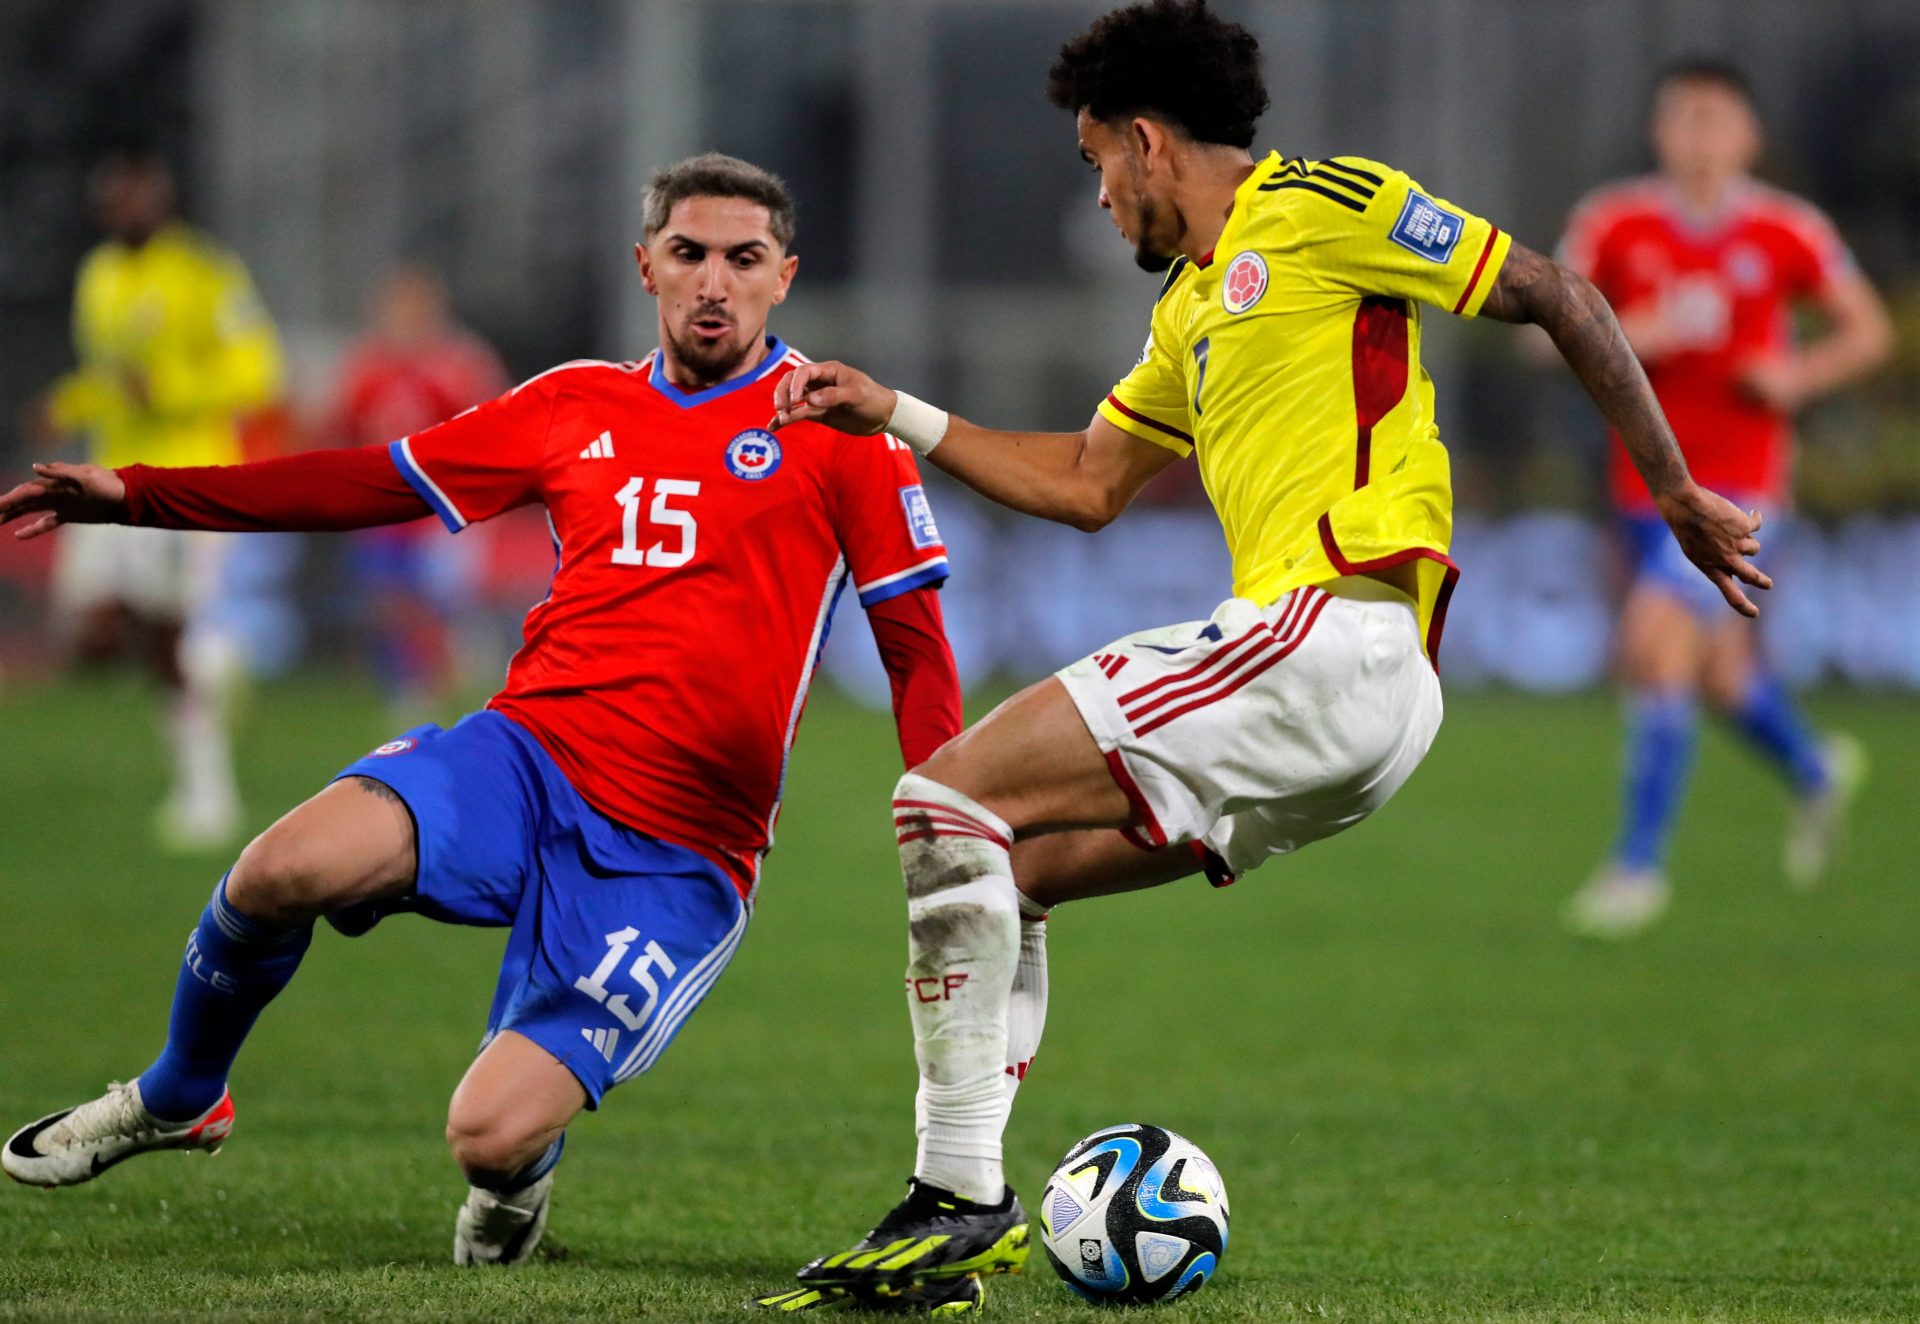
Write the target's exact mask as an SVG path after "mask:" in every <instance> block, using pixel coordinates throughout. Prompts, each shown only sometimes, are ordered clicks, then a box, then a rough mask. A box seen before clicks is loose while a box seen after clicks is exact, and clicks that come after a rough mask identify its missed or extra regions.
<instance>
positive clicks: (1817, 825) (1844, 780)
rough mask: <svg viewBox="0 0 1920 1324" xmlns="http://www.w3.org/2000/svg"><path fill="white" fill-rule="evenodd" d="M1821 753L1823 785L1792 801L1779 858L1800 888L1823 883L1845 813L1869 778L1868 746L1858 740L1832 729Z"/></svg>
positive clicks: (1840, 832) (1843, 828)
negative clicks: (1824, 766) (1824, 764)
mask: <svg viewBox="0 0 1920 1324" xmlns="http://www.w3.org/2000/svg"><path fill="white" fill-rule="evenodd" d="M1825 752H1826V756H1827V786H1826V789H1825V790H1822V791H1816V792H1814V793H1813V794H1812V795H1802V796H1799V797H1797V798H1796V799H1795V800H1794V802H1793V808H1792V809H1791V810H1790V811H1788V816H1787V842H1786V849H1785V850H1784V851H1783V852H1782V853H1781V858H1780V868H1781V870H1782V871H1783V872H1784V873H1785V874H1786V875H1787V881H1788V882H1789V883H1792V884H1793V885H1794V886H1795V887H1797V888H1799V889H1801V890H1802V891H1806V890H1807V889H1809V888H1814V887H1818V886H1819V885H1820V884H1821V883H1822V882H1824V881H1826V877H1827V870H1828V869H1829V868H1830V867H1831V866H1832V864H1833V859H1834V856H1835V855H1837V854H1838V853H1839V848H1840V842H1841V840H1842V838H1843V837H1844V835H1845V829H1846V825H1847V811H1848V810H1849V809H1851V808H1853V802H1854V800H1855V798H1857V797H1858V796H1859V794H1860V788H1861V787H1862V786H1864V785H1865V784H1866V781H1867V764H1868V760H1867V750H1866V746H1864V745H1862V744H1861V743H1860V741H1859V740H1858V739H1857V738H1855V737H1853V736H1850V735H1847V734H1845V733H1843V732H1835V733H1834V734H1833V735H1830V736H1828V737H1827V742H1826V749H1825Z"/></svg>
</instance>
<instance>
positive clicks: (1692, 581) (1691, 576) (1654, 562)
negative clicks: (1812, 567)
mask: <svg viewBox="0 0 1920 1324" xmlns="http://www.w3.org/2000/svg"><path fill="white" fill-rule="evenodd" d="M1732 500H1733V502H1734V504H1735V505H1737V506H1739V507H1740V508H1741V509H1742V510H1753V509H1756V508H1759V509H1760V510H1761V513H1762V514H1763V515H1764V516H1765V517H1766V518H1765V521H1764V522H1763V523H1762V524H1761V527H1760V540H1761V542H1762V543H1763V544H1764V543H1766V542H1767V540H1768V539H1769V537H1772V536H1777V535H1779V534H1780V533H1781V532H1782V529H1781V526H1780V525H1779V524H1778V523H1776V522H1775V521H1776V520H1777V519H1779V516H1778V515H1777V514H1776V512H1774V511H1772V510H1767V509H1765V508H1764V507H1761V506H1760V503H1759V502H1755V501H1741V500H1740V499H1739V498H1737V497H1735V498H1732ZM1620 528H1621V530H1622V532H1623V533H1624V534H1625V536H1626V540H1627V547H1628V550H1629V552H1630V554H1631V555H1632V557H1633V585H1634V587H1635V588H1650V589H1654V590H1657V591H1658V592H1660V593H1664V594H1665V595H1666V596H1668V597H1670V598H1673V599H1675V600H1676V601H1678V602H1679V603H1680V604H1681V605H1682V606H1683V607H1685V608H1686V609H1687V610H1688V611H1690V612H1692V613H1693V614H1694V615H1695V616H1699V617H1702V618H1704V619H1705V620H1707V621H1709V622H1713V621H1718V620H1720V619H1721V618H1722V617H1723V616H1724V617H1725V618H1726V619H1728V620H1731V619H1733V613H1732V609H1731V608H1729V607H1728V606H1727V600H1726V599H1725V598H1723V597H1721V596H1720V590H1719V588H1718V587H1717V586H1716V585H1715V584H1714V582H1713V581H1712V580H1711V579H1708V578H1707V577H1706V576H1705V575H1703V574H1701V573H1700V571H1699V569H1698V568H1697V567H1696V566H1695V565H1694V564H1693V562H1691V561H1689V560H1688V559H1687V554H1686V553H1685V552H1683V551H1681V550H1680V544H1679V542H1678V541H1676V540H1675V538H1674V536H1673V530H1672V529H1670V528H1668V527H1667V522H1666V521H1665V520H1663V519H1661V518H1660V516H1659V515H1657V514H1652V513H1647V514H1642V513H1639V512H1632V513H1627V514H1623V515H1622V516H1621V517H1620ZM1751 560H1752V561H1753V563H1754V564H1755V565H1757V566H1759V567H1760V568H1761V569H1763V570H1764V569H1766V566H1767V560H1768V558H1767V555H1766V552H1765V550H1764V548H1763V550H1762V552H1761V554H1760V555H1759V556H1756V557H1753V558H1751Z"/></svg>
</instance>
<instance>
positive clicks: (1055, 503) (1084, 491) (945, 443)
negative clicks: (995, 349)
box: [769, 363, 1179, 532]
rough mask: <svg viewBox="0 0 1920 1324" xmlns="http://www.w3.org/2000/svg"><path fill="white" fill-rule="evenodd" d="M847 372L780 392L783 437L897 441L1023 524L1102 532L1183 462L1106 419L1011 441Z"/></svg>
mask: <svg viewBox="0 0 1920 1324" xmlns="http://www.w3.org/2000/svg"><path fill="white" fill-rule="evenodd" d="M902 399H903V397H902V396H901V395H900V393H899V392H897V391H894V390H892V389H891V388H889V387H886V386H882V385H881V384H880V383H879V382H876V381H874V380H873V378H871V377H869V376H867V374H865V373H864V372H861V371H860V370H859V369H857V368H851V367H848V366H847V365H846V364H844V363H809V364H804V365H802V366H801V367H798V368H795V369H794V370H793V371H792V372H790V373H788V374H787V375H786V376H785V377H784V378H782V379H781V380H780V382H779V383H778V384H777V385H776V386H775V387H774V411H775V412H774V417H773V421H772V423H771V424H770V425H769V426H771V427H773V428H774V429H775V430H778V429H780V428H782V427H785V426H786V425H787V424H789V423H797V422H802V421H807V420H811V421H815V422H820V423H824V424H826V425H827V426H828V427H831V428H837V429H839V430H840V431H842V432H851V433H853V434H854V435H855V436H871V435H872V434H874V433H876V432H882V431H886V432H891V433H893V434H894V435H895V436H897V437H899V438H900V439H901V440H903V441H905V442H907V443H908V444H909V445H911V446H912V447H913V448H914V449H915V450H917V451H919V452H920V453H921V454H922V455H924V456H925V457H926V458H927V459H928V460H930V461H931V462H932V463H933V464H934V465H936V466H938V467H939V468H941V469H944V470H945V471H946V472H948V473H950V474H952V475H953V476H954V477H955V478H958V479H959V480H960V481H961V482H963V483H965V484H966V485H967V486H968V487H971V488H972V489H973V490H974V491H976V492H978V493H980V495H982V496H984V497H987V498H989V499H991V500H993V501H998V502H999V503H1000V504H1001V505H1003V506H1007V507H1009V508H1011V509H1013V510H1018V511H1020V512H1022V513H1023V514H1027V515H1037V516H1039V517H1040V518H1041V519H1050V520H1054V521H1056V522H1058V523H1061V524H1070V525H1072V526H1073V527H1074V528H1076V529H1082V530H1085V531H1087V532H1092V531H1093V530H1095V529H1100V528H1104V527H1105V526H1106V525H1108V524H1109V523H1111V522H1112V521H1113V519H1114V517H1115V516H1117V515H1119V513H1120V512H1121V511H1123V510H1125V509H1126V508H1127V506H1128V504H1129V503H1130V502H1132V500H1133V498H1134V497H1135V496H1137V495H1139V492H1140V489H1141V488H1142V487H1145V486H1146V484H1147V480H1148V479H1150V478H1152V477H1153V476H1154V475H1155V474H1157V473H1159V472H1160V471H1161V470H1162V469H1164V468H1166V467H1167V466H1168V465H1169V464H1171V463H1173V462H1174V461H1175V460H1176V459H1178V458H1179V456H1178V455H1177V454H1175V453H1174V452H1173V451H1170V450H1166V449H1164V448H1163V447H1160V446H1156V445H1154V444H1153V443H1152V442H1147V441H1142V440H1140V439H1139V438H1138V437H1133V436H1129V435H1128V434H1127V433H1125V432H1122V431H1121V430H1120V429H1119V428H1117V427H1115V426H1113V424H1111V423H1109V422H1107V421H1106V420H1105V419H1103V418H1101V417H1099V416H1098V415H1096V416H1095V417H1094V419H1093V421H1092V422H1091V423H1090V424H1088V426H1087V430H1086V431H1084V432H1002V431H999V430H997V429H994V428H983V427H980V426H979V425H978V424H974V423H969V422H967V420H965V419H964V418H960V417H957V416H953V415H948V414H944V413H942V412H941V411H940V410H937V409H934V408H933V407H932V406H930V405H927V404H924V403H923V402H921V401H918V400H915V399H913V398H912V397H911V396H907V397H904V399H905V401H906V404H905V406H904V407H903V405H902Z"/></svg>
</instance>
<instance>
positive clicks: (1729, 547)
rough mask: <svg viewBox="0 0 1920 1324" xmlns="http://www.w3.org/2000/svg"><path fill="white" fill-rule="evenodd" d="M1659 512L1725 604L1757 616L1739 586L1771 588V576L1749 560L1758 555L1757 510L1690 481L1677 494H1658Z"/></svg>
mask: <svg viewBox="0 0 1920 1324" xmlns="http://www.w3.org/2000/svg"><path fill="white" fill-rule="evenodd" d="M1660 514H1661V516H1662V517H1663V518H1664V519H1665V520H1666V521H1667V527H1668V528H1670V529H1672V530H1673V536H1674V537H1675V538H1676V539H1678V540H1679V543H1680V549H1681V550H1682V551H1684V552H1685V553H1686V554H1687V559H1688V560H1689V561H1691V562H1693V563H1694V565H1696V566H1697V567H1699V569H1700V573H1702V574H1704V575H1705V576H1706V577H1707V578H1708V579H1711V580H1712V581H1713V583H1714V587H1716V588H1718V589H1719V590H1720V596H1721V597H1723V598H1725V599H1726V600H1727V605H1728V606H1729V607H1732V608H1733V609H1734V610H1735V611H1737V612H1739V613H1740V614H1741V615H1742V616H1758V615H1759V614H1760V609H1759V608H1758V607H1756V606H1754V605H1753V600H1752V599H1751V598H1749V597H1748V596H1747V594H1746V591H1745V590H1744V589H1742V588H1741V587H1740V586H1741V585H1742V584H1751V585H1753V586H1754V587H1755V588H1772V587H1773V580H1772V579H1771V578H1770V577H1768V575H1767V574H1766V573H1765V572H1764V571H1762V570H1761V569H1760V568H1759V567H1758V566H1756V565H1754V564H1753V562H1752V561H1750V560H1748V559H1747V558H1748V557H1750V556H1755V555H1758V553H1759V551H1760V539H1759V538H1758V537H1756V536H1755V535H1757V534H1758V533H1759V532H1760V512H1759V511H1757V510H1752V511H1747V510H1742V509H1740V507H1738V506H1736V505H1734V504H1733V502H1731V501H1729V500H1727V499H1726V498H1725V497H1723V496H1720V495H1719V494H1717V493H1714V492H1709V491H1707V489H1706V488H1704V487H1701V486H1699V485H1698V484H1695V483H1689V484H1688V485H1687V486H1686V487H1685V488H1683V489H1682V490H1681V491H1679V492H1678V493H1675V494H1673V495H1670V496H1665V497H1662V498H1660Z"/></svg>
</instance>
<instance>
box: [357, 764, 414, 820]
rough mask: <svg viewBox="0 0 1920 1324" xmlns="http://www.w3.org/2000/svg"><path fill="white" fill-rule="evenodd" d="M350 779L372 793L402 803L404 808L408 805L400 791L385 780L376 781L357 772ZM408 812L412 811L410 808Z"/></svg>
mask: <svg viewBox="0 0 1920 1324" xmlns="http://www.w3.org/2000/svg"><path fill="white" fill-rule="evenodd" d="M348 780H349V781H351V782H352V783H353V784H354V785H355V786H358V787H359V788H360V789H361V790H363V791H366V792H367V793H368V794H370V795H376V796H378V797H379V798H380V799H382V800H391V801H392V802H393V803H394V804H397V805H400V806H401V807H403V808H404V807H405V806H406V803H407V802H406V801H405V800H404V799H402V798H401V796H400V792H398V791H396V790H394V789H393V788H392V787H391V786H389V785H387V784H386V783H385V782H383V781H376V780H375V779H374V778H372V777H362V776H360V775H358V774H357V773H356V774H355V775H354V776H352V777H350V778H348ZM408 812H412V811H410V810H409V811H408Z"/></svg>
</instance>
